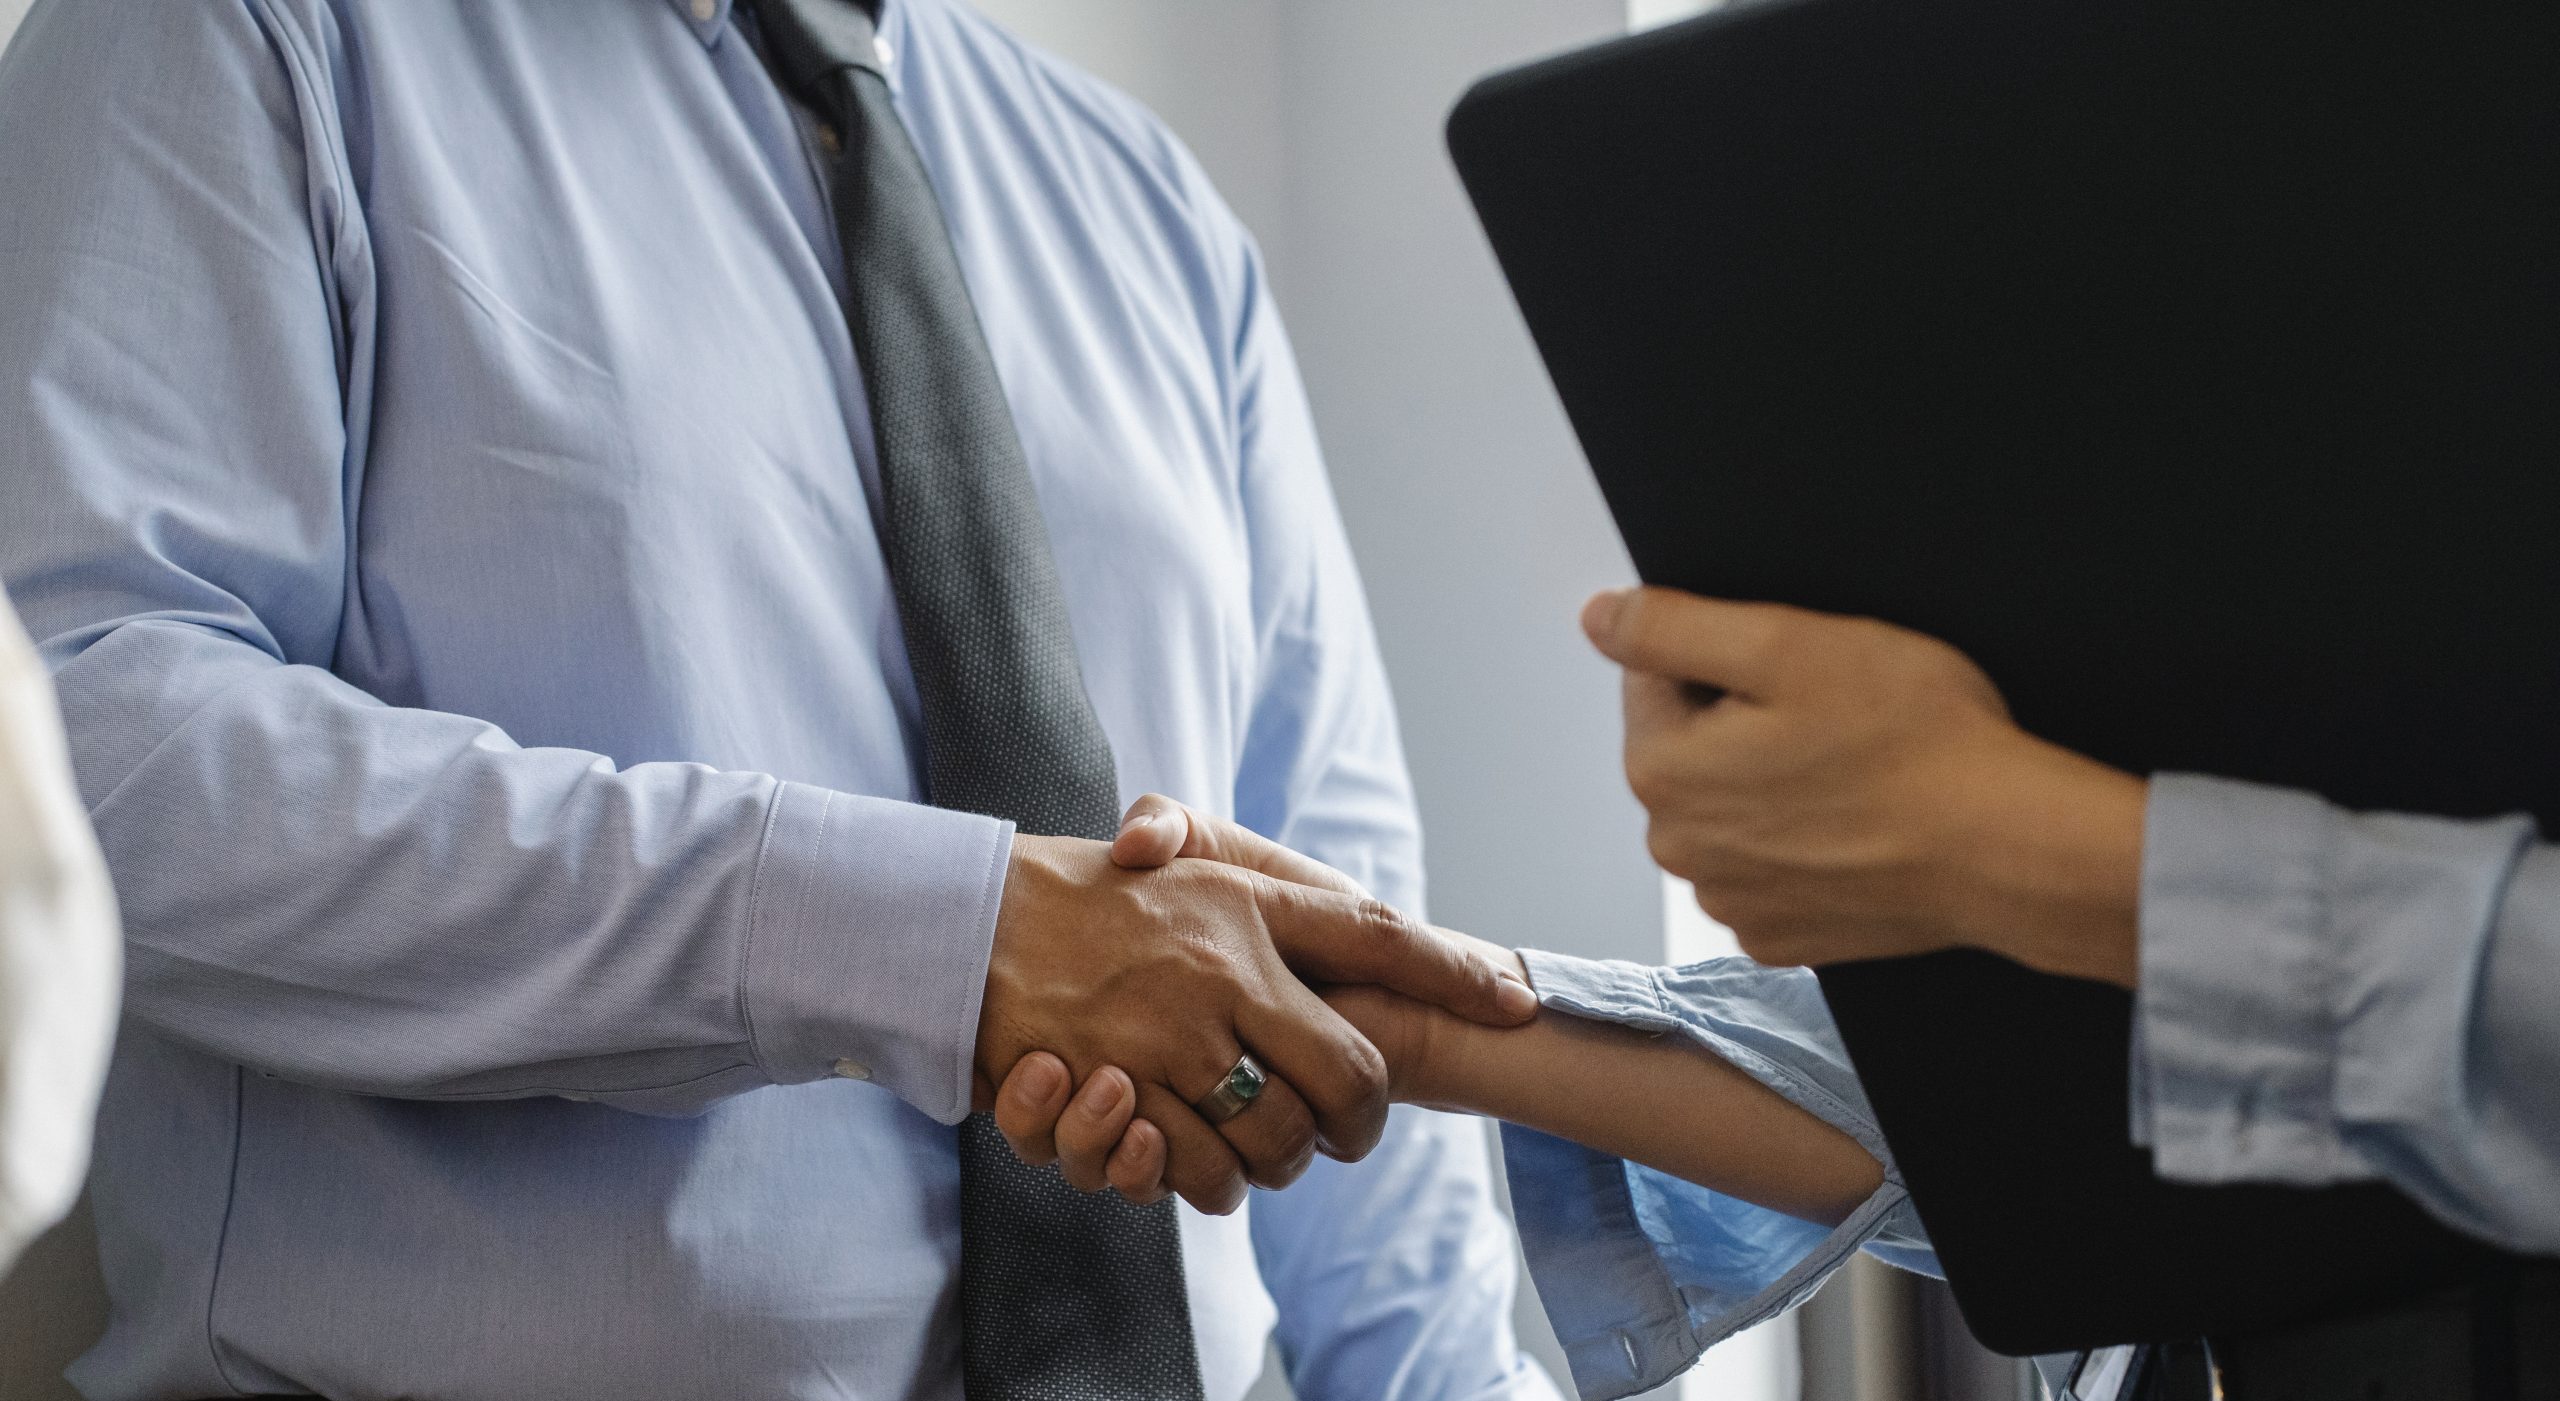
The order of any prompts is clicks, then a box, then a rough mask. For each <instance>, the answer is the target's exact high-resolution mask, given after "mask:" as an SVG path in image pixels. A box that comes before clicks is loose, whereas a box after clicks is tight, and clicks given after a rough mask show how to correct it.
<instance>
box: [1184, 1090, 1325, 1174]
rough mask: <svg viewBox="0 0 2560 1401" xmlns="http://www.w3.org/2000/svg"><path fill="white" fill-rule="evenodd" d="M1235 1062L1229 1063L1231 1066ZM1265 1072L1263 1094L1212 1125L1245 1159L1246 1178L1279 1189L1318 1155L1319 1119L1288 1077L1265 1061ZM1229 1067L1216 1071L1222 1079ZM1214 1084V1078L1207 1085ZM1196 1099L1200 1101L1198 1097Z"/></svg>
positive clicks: (1205, 1092)
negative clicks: (1299, 1095) (1317, 1120)
mask: <svg viewBox="0 0 2560 1401" xmlns="http://www.w3.org/2000/svg"><path fill="white" fill-rule="evenodd" d="M1233 1064H1234V1062H1232V1061H1230V1062H1228V1065H1229V1066H1230V1067H1232V1066H1233ZM1265 1070H1266V1072H1267V1075H1266V1078H1265V1079H1264V1081H1263V1084H1262V1092H1261V1093H1260V1094H1258V1095H1256V1096H1254V1099H1253V1102H1252V1103H1250V1104H1247V1105H1246V1106H1245V1107H1244V1112H1243V1113H1241V1114H1238V1115H1236V1116H1235V1117H1234V1118H1231V1119H1228V1120H1227V1121H1226V1122H1224V1123H1221V1124H1217V1125H1214V1126H1213V1127H1215V1128H1216V1129H1217V1130H1218V1136H1219V1137H1221V1138H1224V1139H1225V1140H1226V1141H1227V1146H1228V1147H1230V1148H1233V1149H1235V1150H1236V1156H1237V1157H1238V1158H1240V1159H1242V1160H1243V1162H1244V1175H1245V1180H1246V1181H1248V1182H1251V1183H1252V1184H1253V1185H1254V1186H1256V1187H1269V1188H1274V1189H1277V1188H1281V1187H1286V1186H1288V1185H1289V1184H1290V1183H1292V1182H1295V1181H1297V1180H1298V1177H1299V1175H1300V1174H1301V1173H1304V1172H1305V1171H1306V1170H1307V1164H1308V1162H1309V1161H1311V1160H1312V1159H1313V1158H1314V1157H1315V1153H1316V1121H1315V1116H1314V1115H1313V1114H1312V1113H1310V1112H1308V1109H1307V1102H1306V1101H1305V1100H1303V1099H1301V1098H1299V1097H1298V1092H1297V1091H1296V1090H1294V1089H1292V1088H1290V1086H1289V1082H1288V1080H1287V1078H1286V1077H1284V1076H1282V1075H1281V1074H1279V1073H1278V1072H1277V1071H1275V1070H1270V1068H1269V1066H1268V1064H1267V1063H1266V1065H1265ZM1226 1074H1227V1071H1226V1070H1225V1069H1221V1070H1219V1071H1218V1072H1217V1075H1218V1077H1219V1078H1221V1079H1223V1078H1224V1077H1225V1076H1226ZM1215 1087H1216V1081H1214V1080H1213V1081H1211V1082H1210V1085H1209V1087H1208V1088H1204V1089H1203V1090H1202V1091H1201V1094H1204V1095H1205V1094H1207V1093H1208V1092H1209V1089H1214V1088H1215ZM1192 1103H1194V1104H1197V1103H1199V1100H1198V1099H1197V1098H1196V1097H1195V1098H1194V1099H1193V1100H1192Z"/></svg>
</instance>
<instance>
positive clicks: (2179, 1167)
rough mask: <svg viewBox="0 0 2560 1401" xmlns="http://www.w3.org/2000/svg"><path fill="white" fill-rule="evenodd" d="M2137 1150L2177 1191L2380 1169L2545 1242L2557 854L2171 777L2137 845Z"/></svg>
mask: <svg viewBox="0 0 2560 1401" xmlns="http://www.w3.org/2000/svg"><path fill="white" fill-rule="evenodd" d="M2141 937H2142V955H2141V957H2142V965H2141V981H2140V990H2139V992H2138V995H2137V1015H2136V1019H2135V1047H2134V1054H2133V1057H2132V1066H2133V1084H2132V1094H2131V1107H2132V1118H2133V1122H2132V1126H2131V1128H2132V1134H2133V1138H2134V1141H2135V1142H2137V1143H2140V1144H2146V1145H2148V1146H2149V1147H2150V1148H2151V1150H2152V1155H2153V1161H2154V1163H2155V1164H2156V1166H2157V1167H2158V1170H2159V1171H2160V1173H2161V1174H2162V1175H2163V1176H2165V1177H2169V1178H2172V1179H2175V1180H2179V1181H2188V1182H2235V1181H2266V1182H2286V1183H2296V1184H2318V1183H2328V1182H2340V1181H2353V1180H2361V1179H2375V1178H2379V1179H2382V1180H2385V1181H2388V1182H2390V1183H2392V1184H2393V1185H2395V1186H2397V1187H2398V1188H2400V1189H2401V1190H2402V1191H2404V1192H2407V1193H2408V1194H2409V1195H2410V1196H2412V1197H2413V1198H2415V1199H2416V1200H2417V1201H2418V1202H2419V1203H2420V1204H2421V1205H2423V1206H2425V1207H2426V1208H2428V1209H2429V1210H2430V1211H2432V1212H2434V1213H2435V1215H2436V1216H2437V1217H2439V1218H2440V1219H2442V1220H2444V1221H2445V1222H2447V1223H2448V1224H2450V1225H2452V1226H2454V1227H2456V1228H2458V1229H2461V1230H2465V1231H2468V1232H2470V1233H2472V1234H2474V1235H2477V1236H2481V1237H2484V1238H2486V1239H2489V1240H2492V1241H2496V1242H2498V1243H2500V1244H2503V1245H2506V1246H2509V1247H2511V1248H2514V1249H2519V1250H2525V1251H2534V1252H2548V1251H2552V1250H2560V1096H2555V1095H2554V1094H2553V1093H2552V1092H2551V1087H2552V1086H2553V1085H2555V1084H2560V1016H2555V1015H2553V1014H2554V1011H2555V1009H2560V851H2555V849H2554V848H2552V847H2551V846H2549V845H2546V844H2542V843H2540V842H2538V841H2537V839H2536V834H2535V830H2534V826H2533V823H2532V822H2531V821H2530V820H2529V819H2526V818H2522V817H2507V818H2499V819H2493V820H2488V821H2456V820H2451V819H2446V818H2435V817H2416V816H2408V815H2402V814H2393V813H2352V812H2348V811H2346V810H2344V809H2342V808H2339V807H2337V806H2335V805H2333V804H2330V803H2328V802H2326V801H2324V800H2322V799H2320V798H2318V797H2316V796H2313V795H2311V794H2308V793H2300V792H2293V791H2289V790H2285V789H2279V788H2268V787H2262V786H2259V785H2255V784H2247V783H2239V782H2234V781H2230V780H2225V779H2215V778H2204V777H2198V776H2194V775H2183V774H2168V775H2162V776H2160V777H2158V778H2156V779H2154V780H2153V783H2152V787H2151V798H2150V808H2149V814H2148V819H2147V831H2146V834H2145V843H2144V852H2143V874H2142V931H2141Z"/></svg>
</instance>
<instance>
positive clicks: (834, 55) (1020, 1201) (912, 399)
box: [755, 0, 1201, 1401]
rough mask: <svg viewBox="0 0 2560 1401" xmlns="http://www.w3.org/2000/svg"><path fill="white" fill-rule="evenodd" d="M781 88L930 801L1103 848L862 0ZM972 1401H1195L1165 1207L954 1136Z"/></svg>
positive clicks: (782, 42)
mask: <svg viewBox="0 0 2560 1401" xmlns="http://www.w3.org/2000/svg"><path fill="white" fill-rule="evenodd" d="M755 14H756V17H757V19H758V21H759V26H760V28H761V30H762V37H763V40H764V47H765V53H766V58H767V61H768V63H769V64H770V66H771V67H772V69H773V70H774V73H775V75H776V77H777V78H779V79H780V80H781V83H782V85H783V87H784V89H785V90H786V91H788V92H790V93H792V94H793V95H794V96H795V97H797V98H798V99H799V100H800V101H801V103H802V104H804V105H805V106H807V107H808V108H809V109H810V110H811V111H812V112H813V113H814V114H815V115H816V116H817V118H818V119H819V120H820V121H821V122H823V123H825V124H826V125H827V126H828V127H829V128H831V129H832V130H833V131H834V132H835V133H836V137H837V140H836V142H835V143H834V144H835V147H836V151H835V153H834V154H833V156H832V157H831V158H828V160H829V166H830V169H829V177H830V178H829V184H830V186H831V190H830V194H831V197H832V200H833V203H834V209H835V217H836V236H837V238H838V240H839V241H840V242H841V243H842V245H843V252H844V268H845V299H844V311H845V321H846V323H847V325H848V326H849V327H850V328H851V330H852V332H853V345H854V351H855V353H856V355H857V356H858V357H859V358H860V362H861V365H862V371H863V376H864V379H865V381H866V384H867V387H868V390H869V395H870V401H871V419H872V428H873V433H874V435H875V437H876V440H877V444H878V450H879V461H880V491H881V497H882V512H881V516H882V520H883V536H884V538H883V540H882V546H883V549H884V551H885V553H886V556H887V559H888V564H889V575H890V579H891V582H892V585H893V587H894V589H895V591H896V594H897V600H898V616H899V622H900V625H901V627H902V628H903V630H904V631H905V634H906V643H907V654H908V658H909V660H910V662H911V663H912V664H913V667H914V671H915V679H916V689H917V691H918V692H919V694H920V695H921V697H922V700H923V707H924V740H925V778H926V784H927V787H928V790H929V791H930V793H931V795H932V800H933V802H934V803H935V805H936V806H939V807H947V808H957V809H962V810H965V811H969V812H979V813H986V814H989V815H991V816H995V817H1003V818H1008V819H1011V820H1012V821H1013V822H1014V823H1015V824H1017V826H1018V827H1019V828H1020V830H1022V831H1024V832H1031V833H1038V834H1044V835H1056V836H1078V837H1100V838H1108V837H1110V836H1111V835H1112V834H1113V833H1114V832H1115V831H1116V830H1117V828H1118V826H1119V809H1120V802H1119V787H1118V782H1117V780H1116V778H1115V777H1114V774H1113V770H1112V764H1111V745H1110V742H1109V741H1108V740H1107V739H1105V738H1104V736H1103V733H1102V727H1101V725H1100V723H1099V722H1097V721H1096V720H1095V719H1094V714H1093V705H1092V702H1091V701H1090V700H1089V699H1088V698H1087V696H1086V694H1085V689H1084V677H1083V674H1082V672H1081V671H1080V670H1079V669H1078V666H1077V663H1076V654H1075V647H1074V643H1073V641H1072V639H1071V637H1070V635H1069V633H1068V628H1067V610H1066V601H1065V598H1064V596H1063V594H1062V592H1061V590H1060V588H1059V584H1058V573H1057V565H1056V562H1055V561H1054V560H1052V559H1051V558H1050V555H1049V545H1048V539H1049V537H1048V533H1047V528H1046V526H1045V524H1044V523H1043V521H1042V518H1041V515H1040V503H1039V499H1038V498H1037V497H1036V496H1035V495H1034V493H1033V490H1032V485H1031V472H1030V468H1029V466H1028V465H1027V464H1026V463H1025V461H1024V459H1023V453H1022V441H1021V438H1020V436H1019V435H1018V434H1017V433H1016V432H1015V430H1014V424H1013V414H1012V410H1011V409H1010V408H1009V407H1008V406H1007V405H1006V403H1005V398H1004V392H1003V388H1002V386H1001V385H1000V384H999V383H998V381H997V379H996V369H995V361H994V359H993V358H992V357H991V356H990V355H989V353H988V350H987V343H986V338H985V334H984V332H983V330H982V329H981V327H980V325H979V322H978V316H977V310H976V308H975V306H974V305H973V304H972V303H971V301H970V299H969V289H968V287H967V286H966V284H964V283H963V282H962V280H961V276H960V265H959V262H958V260H957V258H956V257H955V256H954V254H953V252H952V246H951V236H950V232H949V230H948V229H947V228H946V227H945V225H944V223H943V217H942V206H941V203H940V201H939V200H938V199H937V198H936V197H935V195H934V191H933V186H932V184H931V183H930V181H929V180H928V178H927V176H926V174H925V169H924V165H923V163H922V162H921V161H920V160H919V159H918V158H917V155H916V150H915V146H914V144H913V143H912V142H911V141H910V140H909V139H908V136H907V131H906V128H905V126H904V125H903V124H901V123H900V121H899V119H898V114H897V111H896V109H895V108H894V107H893V106H892V105H891V101H890V94H889V87H888V84H887V82H886V80H885V79H884V78H883V76H882V74H881V71H880V69H879V67H878V66H877V65H878V63H879V59H878V56H877V51H876V49H875V46H874V43H873V33H872V19H871V16H870V14H869V13H868V12H867V11H865V10H864V9H863V8H862V7H860V6H859V5H856V4H854V3H852V0H756V3H755ZM960 1230H961V1237H960V1246H961V1249H960V1320H961V1327H962V1335H963V1336H962V1357H963V1364H962V1365H963V1370H964V1375H965V1378H966V1382H967V1387H968V1394H969V1397H970V1401H1201V1385H1200V1360H1199V1354H1198V1352H1197V1348H1196V1344H1195V1343H1194V1342H1193V1339H1192V1331H1191V1308H1190V1304H1189V1300H1188V1296H1187V1294H1186V1293H1185V1291H1184V1288H1183V1275H1182V1241H1181V1237H1180V1235H1179V1234H1178V1231H1177V1229H1176V1223H1175V1217H1174V1208H1173V1204H1172V1203H1171V1202H1162V1203H1158V1204H1157V1205H1155V1206H1150V1207H1137V1206H1131V1205H1130V1204H1129V1203H1127V1202H1125V1201H1122V1200H1121V1199H1120V1198H1118V1197H1117V1196H1112V1195H1108V1194H1106V1195H1101V1196H1084V1195H1082V1194H1080V1193H1077V1192H1076V1191H1074V1190H1072V1189H1071V1188H1069V1187H1068V1186H1067V1185H1066V1183H1065V1181H1064V1179H1062V1178H1061V1177H1060V1176H1059V1175H1058V1173H1057V1171H1056V1170H1055V1169H1054V1168H1041V1169H1034V1168H1028V1167H1025V1166H1023V1165H1022V1163H1021V1162H1020V1161H1019V1160H1018V1159H1016V1158H1015V1157H1014V1156H1013V1152H1012V1150H1011V1149H1010V1148H1008V1147H1007V1146H1006V1145H1005V1142H1004V1139H1003V1137H1002V1136H1001V1135H1000V1134H998V1133H997V1132H996V1130H995V1127H994V1125H993V1124H992V1123H991V1122H990V1121H989V1120H988V1119H987V1117H986V1116H985V1115H978V1116H975V1117H973V1118H971V1119H970V1120H969V1121H968V1123H966V1124H964V1125H963V1126H962V1128H961V1132H960Z"/></svg>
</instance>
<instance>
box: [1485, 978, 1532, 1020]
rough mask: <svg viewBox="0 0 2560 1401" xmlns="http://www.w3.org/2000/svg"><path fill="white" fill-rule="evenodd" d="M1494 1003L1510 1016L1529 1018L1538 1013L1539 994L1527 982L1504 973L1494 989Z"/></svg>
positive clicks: (1505, 1014)
mask: <svg viewBox="0 0 2560 1401" xmlns="http://www.w3.org/2000/svg"><path fill="white" fill-rule="evenodd" d="M1493 1005H1494V1006H1495V1007H1497V1008H1499V1009H1501V1011H1502V1014H1503V1015H1504V1016H1508V1017H1520V1018H1524V1019H1525V1018H1528V1017H1533V1016H1536V1015H1537V1012H1538V994H1537V992H1536V990H1535V989H1532V988H1531V987H1530V986H1529V985H1528V984H1527V983H1524V982H1521V981H1520V980H1518V979H1516V978H1513V977H1511V976H1509V975H1507V974H1506V975H1504V976H1503V977H1502V978H1501V979H1499V980H1498V981H1497V983H1496V985H1495V987H1494V990H1493Z"/></svg>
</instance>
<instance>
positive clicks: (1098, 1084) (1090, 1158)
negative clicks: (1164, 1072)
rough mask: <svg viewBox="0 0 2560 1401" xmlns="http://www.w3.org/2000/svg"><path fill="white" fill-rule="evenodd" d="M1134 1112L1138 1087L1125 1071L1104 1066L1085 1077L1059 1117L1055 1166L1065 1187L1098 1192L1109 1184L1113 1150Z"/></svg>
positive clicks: (1126, 1129) (1127, 1129) (1118, 1143)
mask: <svg viewBox="0 0 2560 1401" xmlns="http://www.w3.org/2000/svg"><path fill="white" fill-rule="evenodd" d="M1137 1112H1138V1089H1137V1086H1135V1085H1133V1084H1131V1083H1130V1081H1129V1076H1128V1073H1127V1072H1125V1071H1123V1070H1121V1069H1120V1068H1119V1067H1117V1066H1110V1065H1106V1066H1104V1067H1103V1068H1101V1069H1100V1070H1097V1071H1095V1072H1093V1073H1092V1074H1091V1075H1088V1076H1086V1077H1085V1081H1084V1086H1083V1088H1081V1089H1079V1090H1077V1091H1076V1097H1075V1098H1074V1099H1073V1100H1071V1101H1069V1102H1068V1104H1067V1112H1066V1113H1064V1114H1062V1115H1060V1116H1058V1169H1059V1171H1061V1172H1063V1173H1065V1174H1066V1178H1067V1185H1068V1186H1070V1187H1073V1188H1075V1189H1076V1190H1077V1191H1079V1192H1099V1191H1101V1190H1102V1189H1103V1188H1104V1187H1107V1186H1109V1185H1110V1182H1111V1178H1110V1174H1109V1172H1108V1171H1107V1165H1108V1164H1109V1162H1110V1160H1111V1153H1112V1150H1113V1149H1115V1148H1118V1147H1119V1146H1120V1138H1121V1135H1123V1134H1125V1133H1127V1132H1128V1131H1129V1121H1130V1119H1131V1117H1132V1116H1134V1115H1135V1114H1136V1113H1137Z"/></svg>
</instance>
